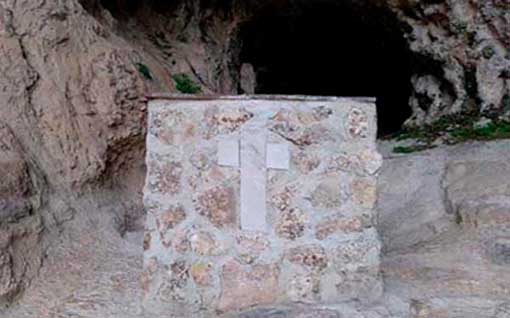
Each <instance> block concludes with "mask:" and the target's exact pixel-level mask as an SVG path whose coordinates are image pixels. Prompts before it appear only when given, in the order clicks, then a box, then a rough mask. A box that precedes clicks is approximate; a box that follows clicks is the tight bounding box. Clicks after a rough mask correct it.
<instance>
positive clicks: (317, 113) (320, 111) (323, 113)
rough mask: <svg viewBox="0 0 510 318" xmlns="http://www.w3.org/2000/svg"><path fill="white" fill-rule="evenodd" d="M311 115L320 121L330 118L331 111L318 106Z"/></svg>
mask: <svg viewBox="0 0 510 318" xmlns="http://www.w3.org/2000/svg"><path fill="white" fill-rule="evenodd" d="M312 113H313V117H314V118H315V120H318V121H321V120H325V119H328V118H329V117H331V115H332V114H333V110H332V109H331V108H329V107H327V106H319V107H314V108H313V110H312Z"/></svg>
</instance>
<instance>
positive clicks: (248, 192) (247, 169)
mask: <svg viewBox="0 0 510 318" xmlns="http://www.w3.org/2000/svg"><path fill="white" fill-rule="evenodd" d="M289 158H290V154H289V146H288V145H287V144H275V143H267V132H266V131H265V128H264V127H259V126H255V125H247V126H246V127H244V128H243V130H242V133H241V140H240V142H239V141H237V140H228V139H224V140H221V141H220V142H219V143H218V164H219V165H221V166H228V167H240V169H241V229H243V230H245V231H258V232H267V220H266V218H267V217H266V215H267V211H266V191H267V187H266V182H267V180H266V179H267V169H268V168H269V169H278V170H287V169H289V161H290V159H289ZM239 159H240V162H239Z"/></svg>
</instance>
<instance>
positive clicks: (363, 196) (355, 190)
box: [351, 178, 377, 209]
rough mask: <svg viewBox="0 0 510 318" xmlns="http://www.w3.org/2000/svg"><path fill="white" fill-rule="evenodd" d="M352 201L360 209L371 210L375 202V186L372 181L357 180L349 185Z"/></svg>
mask: <svg viewBox="0 0 510 318" xmlns="http://www.w3.org/2000/svg"><path fill="white" fill-rule="evenodd" d="M351 192H352V196H353V199H354V201H355V202H356V203H357V204H359V205H361V206H362V207H365V208H369V209H372V208H373V207H374V205H375V202H376V200H377V189H376V185H375V183H374V182H373V181H372V180H369V179H364V178H357V179H355V180H354V181H352V183H351Z"/></svg>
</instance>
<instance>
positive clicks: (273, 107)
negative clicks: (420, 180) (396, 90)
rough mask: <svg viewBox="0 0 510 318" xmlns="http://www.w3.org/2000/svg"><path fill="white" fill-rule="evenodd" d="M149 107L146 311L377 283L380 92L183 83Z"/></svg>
mask: <svg viewBox="0 0 510 318" xmlns="http://www.w3.org/2000/svg"><path fill="white" fill-rule="evenodd" d="M149 116H150V119H149V134H148V137H147V145H148V152H147V167H148V177H147V182H146V186H145V199H144V203H145V207H146V210H147V222H146V232H145V240H144V249H145V252H144V274H143V283H144V289H145V310H146V313H150V314H159V313H163V312H164V313H166V314H168V313H173V314H175V315H177V316H188V315H190V314H191V313H193V317H200V316H201V315H205V316H204V317H211V315H213V314H215V313H225V312H227V313H228V312H232V311H239V310H244V309H248V308H251V307H257V306H266V307H267V306H269V307H273V306H277V305H281V304H289V303H295V302H300V303H310V304H328V305H332V306H333V307H334V305H338V304H339V303H342V302H357V301H360V302H363V303H370V302H371V301H374V300H376V299H377V298H378V297H379V296H380V294H381V293H382V282H381V280H380V277H379V251H380V241H379V238H378V235H377V231H376V229H375V228H374V219H375V218H374V213H373V210H374V204H375V200H376V179H377V173H378V170H379V168H380V166H381V164H382V157H381V156H380V155H379V154H378V152H377V151H376V145H375V135H376V128H375V127H376V124H375V106H374V101H373V100H371V99H343V98H339V99H337V98H328V99H320V98H290V97H277V98H275V97H272V98H269V99H264V98H257V99H250V98H246V97H237V98H235V97H223V98H216V99H207V98H205V99H204V98H195V99H194V100H193V99H186V97H175V98H174V99H172V100H164V99H160V100H154V101H152V102H151V103H150V106H149ZM264 152H265V154H264ZM273 152H274V153H273ZM239 157H240V158H239ZM266 158H267V161H266ZM239 159H240V160H239ZM239 161H240V163H239ZM266 164H267V166H266ZM264 197H266V198H264ZM254 207H256V209H253V208H254Z"/></svg>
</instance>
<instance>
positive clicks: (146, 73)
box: [135, 63, 153, 81]
mask: <svg viewBox="0 0 510 318" xmlns="http://www.w3.org/2000/svg"><path fill="white" fill-rule="evenodd" d="M135 65H136V68H137V69H138V72H140V74H142V76H143V78H145V79H146V80H149V81H152V79H153V78H152V74H151V70H150V69H149V67H148V66H147V65H145V64H143V63H136V64H135Z"/></svg>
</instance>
